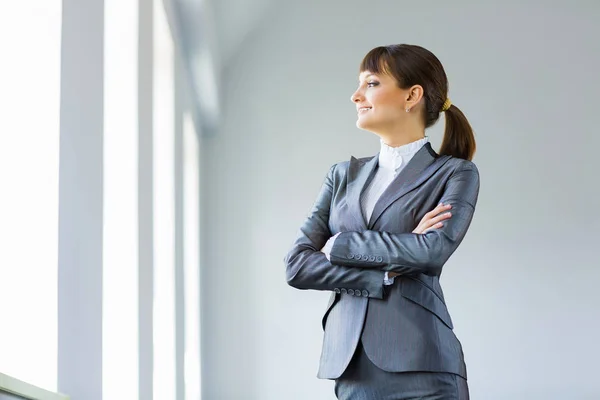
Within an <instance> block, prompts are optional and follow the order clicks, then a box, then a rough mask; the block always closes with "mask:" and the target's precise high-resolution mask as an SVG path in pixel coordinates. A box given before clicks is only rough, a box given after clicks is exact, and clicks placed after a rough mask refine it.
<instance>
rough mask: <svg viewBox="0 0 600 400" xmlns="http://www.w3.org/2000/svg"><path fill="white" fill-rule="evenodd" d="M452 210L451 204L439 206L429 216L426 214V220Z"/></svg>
mask: <svg viewBox="0 0 600 400" xmlns="http://www.w3.org/2000/svg"><path fill="white" fill-rule="evenodd" d="M451 208H452V205H451V204H441V203H440V204H438V205H437V206H436V207H435V208H434V209H433V210H431V211H429V212H428V213H427V214H425V217H424V218H428V219H429V218H433V217H435V216H436V215H438V214H439V213H442V212H444V211H446V210H449V209H451Z"/></svg>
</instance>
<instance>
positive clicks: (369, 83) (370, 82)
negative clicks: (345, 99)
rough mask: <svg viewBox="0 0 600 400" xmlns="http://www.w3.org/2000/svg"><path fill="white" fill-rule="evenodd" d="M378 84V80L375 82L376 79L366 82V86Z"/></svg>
mask: <svg viewBox="0 0 600 400" xmlns="http://www.w3.org/2000/svg"><path fill="white" fill-rule="evenodd" d="M378 85H379V82H377V81H369V82H367V86H368V87H375V86H378Z"/></svg>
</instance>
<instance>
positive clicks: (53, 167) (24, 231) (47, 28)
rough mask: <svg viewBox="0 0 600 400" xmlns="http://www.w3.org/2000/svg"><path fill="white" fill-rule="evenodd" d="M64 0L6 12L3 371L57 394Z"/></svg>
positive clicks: (1, 141)
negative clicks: (60, 139)
mask: <svg viewBox="0 0 600 400" xmlns="http://www.w3.org/2000/svg"><path fill="white" fill-rule="evenodd" d="M61 18H62V1H61V0H29V1H8V2H3V3H2V12H0V49H2V62H0V88H1V90H0V109H1V110H2V111H3V112H2V117H1V118H0V185H1V188H2V195H1V196H0V221H1V223H0V315H1V316H2V328H1V329H0V372H2V373H4V374H7V375H11V376H13V377H15V378H18V379H20V380H23V381H26V382H28V383H30V384H33V385H37V386H40V387H43V388H45V389H48V390H51V391H56V387H57V343H58V338H57V335H58V330H57V320H58V317H57V307H58V306H57V303H58V299H57V287H58V174H59V164H58V160H59V138H60V57H61Z"/></svg>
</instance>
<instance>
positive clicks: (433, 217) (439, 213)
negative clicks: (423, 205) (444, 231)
mask: <svg viewBox="0 0 600 400" xmlns="http://www.w3.org/2000/svg"><path fill="white" fill-rule="evenodd" d="M451 208H452V206H451V205H450V204H446V205H444V204H439V205H438V206H437V207H436V208H434V209H433V210H431V211H429V212H428V213H427V214H425V215H424V216H423V218H422V219H421V222H419V225H417V227H416V228H415V230H414V231H412V233H417V234H421V235H422V234H424V233H425V232H427V231H430V230H432V229H439V228H441V227H442V226H444V224H443V223H442V221H444V220H446V219H448V218H450V217H452V213H450V212H449V211H448V210H450V209H451ZM444 211H448V212H444Z"/></svg>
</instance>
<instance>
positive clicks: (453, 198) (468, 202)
mask: <svg viewBox="0 0 600 400" xmlns="http://www.w3.org/2000/svg"><path fill="white" fill-rule="evenodd" d="M334 168H335V166H334V167H332V168H331V169H330V171H329V173H328V175H327V177H326V179H325V182H324V184H323V187H322V188H321V191H320V193H319V195H318V197H317V200H316V202H315V205H314V207H313V210H312V212H311V214H310V215H309V217H308V218H307V220H306V221H305V222H304V224H303V225H302V227H301V229H300V235H299V236H298V238H297V239H296V241H295V243H294V245H293V247H292V249H291V250H290V252H289V253H288V254H287V256H286V257H285V263H286V273H287V281H288V283H289V284H290V285H291V286H294V287H296V288H298V289H317V290H333V289H334V288H336V287H346V288H353V289H359V290H361V289H362V290H365V289H366V290H367V291H368V293H369V297H376V298H382V296H383V277H384V271H388V272H390V274H391V276H396V275H404V274H417V273H424V274H428V275H439V274H440V273H441V269H442V266H443V265H444V263H445V262H446V260H447V259H448V258H449V257H450V256H451V255H452V253H454V251H455V250H456V248H457V247H458V245H459V244H460V243H461V241H462V239H463V238H464V236H465V234H466V232H467V229H468V227H469V225H470V223H471V220H472V218H473V212H474V209H475V205H476V202H477V196H478V192H479V173H478V171H477V168H476V167H475V165H474V164H472V163H467V164H462V165H461V167H459V169H458V170H456V171H455V172H454V173H453V174H452V176H451V177H450V178H449V180H448V182H447V184H446V188H445V190H444V194H443V196H442V199H441V203H442V204H443V205H445V206H451V207H452V218H449V219H448V216H447V215H443V216H440V215H437V214H432V213H435V212H436V210H439V207H438V208H436V209H435V210H433V211H432V212H431V213H429V214H428V215H426V216H425V217H424V218H423V220H422V221H421V223H420V224H419V226H418V227H417V229H415V231H417V232H415V231H413V233H400V234H394V233H389V232H379V231H369V230H368V231H363V232H342V233H340V234H339V235H337V237H336V238H335V241H334V242H333V247H332V248H331V252H330V254H329V259H328V257H327V256H326V255H325V254H324V253H323V252H321V251H320V250H321V249H322V248H323V247H324V246H325V244H326V243H327V241H328V239H329V238H330V237H331V232H330V231H329V227H328V221H329V212H330V204H331V196H332V191H333V170H334ZM438 217H440V218H441V219H447V221H446V222H444V223H443V224H442V225H439V224H440V222H441V219H440V218H438ZM435 218H438V220H436V221H435V222H432V221H433V220H434V219H435ZM419 229H421V232H418V231H419ZM356 255H361V257H356ZM365 256H366V257H365Z"/></svg>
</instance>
